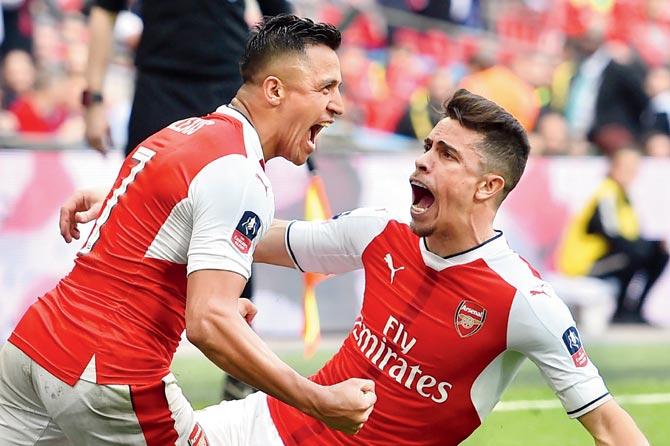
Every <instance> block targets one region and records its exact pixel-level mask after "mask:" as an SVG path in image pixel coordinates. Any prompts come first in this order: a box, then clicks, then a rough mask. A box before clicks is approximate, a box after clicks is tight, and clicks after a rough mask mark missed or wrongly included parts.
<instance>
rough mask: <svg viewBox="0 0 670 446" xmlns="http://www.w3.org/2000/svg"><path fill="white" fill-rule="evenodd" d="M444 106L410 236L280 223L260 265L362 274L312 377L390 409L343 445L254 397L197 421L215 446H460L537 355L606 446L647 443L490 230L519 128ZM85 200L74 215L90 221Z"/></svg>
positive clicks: (351, 217)
mask: <svg viewBox="0 0 670 446" xmlns="http://www.w3.org/2000/svg"><path fill="white" fill-rule="evenodd" d="M444 107H445V117H444V118H443V119H442V120H441V121H440V122H439V123H438V124H437V125H436V126H435V127H434V128H433V129H432V131H431V132H430V134H429V135H428V137H427V138H426V139H425V145H424V149H425V153H424V154H423V155H421V156H420V157H419V158H418V159H417V160H416V169H415V172H414V173H413V174H412V176H411V177H410V187H411V188H412V192H413V203H412V205H411V223H410V224H409V225H407V224H404V223H401V222H399V221H396V220H394V219H392V218H390V217H389V216H388V215H387V214H386V213H385V212H384V211H382V210H365V209H359V210H355V211H352V212H349V213H344V214H341V215H340V216H338V217H336V218H334V219H332V220H330V221H326V222H300V221H296V222H292V223H288V224H287V223H286V222H275V223H274V224H273V226H272V227H271V228H270V230H269V231H268V233H267V235H266V236H265V238H264V239H263V241H262V242H261V243H260V244H259V246H258V250H257V251H256V256H255V259H256V261H260V262H265V263H271V264H275V265H283V266H288V267H295V268H298V269H300V270H303V271H315V272H327V273H341V272H345V271H350V270H353V269H357V268H363V269H364V270H365V291H364V297H363V306H362V309H361V312H360V315H359V316H358V317H357V318H356V321H355V322H354V325H353V328H352V329H351V331H350V332H349V335H348V336H347V338H346V340H345V341H344V344H343V345H342V347H341V348H340V350H339V351H338V352H337V353H336V354H335V356H334V357H333V358H332V359H331V360H330V361H329V362H328V363H326V364H325V365H324V367H323V368H322V369H321V370H319V371H318V372H317V373H316V375H315V376H313V377H312V379H313V380H314V381H315V382H318V383H322V384H327V383H332V382H337V381H339V380H341V379H342V378H343V377H346V376H352V375H356V376H365V377H368V378H370V379H374V381H375V386H376V387H375V391H376V393H377V396H378V400H377V403H376V405H375V411H374V412H373V413H372V415H371V416H370V418H369V420H368V422H367V423H366V425H365V427H364V428H363V429H362V430H361V431H360V432H359V433H358V434H357V435H356V436H354V437H346V436H344V435H342V434H340V433H339V432H336V431H334V430H332V429H329V428H328V427H327V426H325V425H324V424H323V423H321V422H320V421H318V420H313V419H310V418H309V417H307V416H304V415H303V414H301V413H300V412H298V411H296V410H295V409H293V408H291V407H290V406H288V405H286V404H284V403H282V402H281V401H278V400H277V399H276V398H274V397H271V396H266V395H265V394H263V393H262V392H258V393H255V394H252V395H251V396H249V397H247V398H246V399H245V400H241V401H233V402H223V403H221V404H219V405H216V406H211V407H209V408H206V409H205V410H203V411H200V412H197V413H196V418H197V419H198V421H199V423H200V424H201V425H202V427H203V429H204V432H205V434H206V436H207V440H208V442H209V444H210V445H214V446H218V445H264V446H282V445H286V446H294V445H301V446H317V445H328V446H352V445H378V446H387V445H399V444H403V445H422V446H428V445H435V446H437V445H439V446H445V445H446V446H449V445H457V444H459V443H460V442H461V441H463V440H464V439H465V438H467V437H468V436H469V435H470V434H471V433H472V432H473V431H474V430H475V429H476V428H477V427H478V426H479V425H480V424H481V422H482V420H484V418H485V417H486V416H487V415H488V414H489V413H490V412H491V410H493V408H494V406H495V405H496V403H497V402H498V401H499V399H500V396H501V394H502V392H503V391H504V389H505V388H506V387H507V386H508V384H509V383H510V382H511V381H512V378H513V377H514V375H515V374H516V372H517V370H518V368H519V367H520V365H521V363H522V362H523V360H524V358H526V357H527V358H530V359H531V360H532V361H533V362H534V363H535V364H537V366H538V367H539V368H540V370H541V371H542V373H543V375H544V376H545V377H546V378H547V381H548V383H549V384H550V386H551V387H552V388H553V390H554V391H555V392H556V394H557V396H558V398H559V399H560V401H561V402H562V404H563V406H564V407H565V410H566V411H567V413H568V415H569V416H570V417H572V418H578V419H579V421H580V422H581V423H582V424H583V425H584V427H585V428H586V429H587V430H588V431H589V432H590V433H591V435H592V436H593V438H594V439H595V442H596V444H597V445H615V446H624V445H625V446H638V445H640V446H642V445H647V441H646V440H645V438H644V436H643V434H642V433H641V432H640V430H639V429H638V428H637V426H636V425H635V423H634V422H633V420H632V419H631V418H630V416H629V415H628V414H627V413H626V412H625V411H624V410H623V409H621V407H619V405H618V404H617V403H616V402H615V401H614V400H613V399H612V397H611V395H610V394H609V392H608V390H607V388H606V387H605V384H604V383H603V380H602V378H601V377H600V376H599V374H598V370H597V369H596V367H595V365H594V364H593V363H592V362H591V361H590V359H589V358H588V356H587V354H586V351H585V350H584V346H583V345H582V342H581V339H580V337H579V333H578V331H577V329H576V328H575V323H574V321H573V319H572V317H571V315H570V313H569V311H568V309H567V307H566V306H565V304H564V303H563V302H562V301H561V300H560V299H559V298H558V297H557V296H556V295H555V293H554V291H553V290H552V288H551V286H550V285H549V284H547V283H546V282H544V281H543V280H542V279H541V278H540V277H539V275H538V274H537V272H536V271H535V270H534V269H533V268H532V267H531V266H530V265H528V264H527V263H526V262H525V261H524V260H523V259H522V258H521V257H519V255H518V254H516V253H515V252H514V251H512V250H511V249H510V247H509V246H508V245H507V242H506V241H505V238H504V235H503V234H502V232H500V231H497V230H494V229H493V220H494V217H495V214H496V212H497V209H498V207H499V206H500V204H501V202H502V201H503V200H504V198H505V196H506V195H507V194H508V193H509V192H510V191H511V190H512V189H513V188H514V186H515V185H516V184H517V182H518V181H519V179H520V177H521V175H522V172H523V170H524V167H525V164H526V160H527V157H528V151H529V146H528V140H527V137H526V134H525V132H524V130H523V128H522V127H521V125H520V124H519V123H518V122H517V121H516V120H515V119H514V118H513V117H512V116H511V115H510V114H509V113H507V112H506V111H504V110H503V109H502V108H500V107H499V106H498V105H496V104H494V103H492V102H491V101H488V100H486V99H484V98H482V97H480V96H477V95H473V94H470V93H469V92H467V91H465V90H459V91H458V92H456V94H455V95H454V97H453V98H452V99H451V100H450V101H447V102H446V103H445V105H444ZM77 201H81V200H77V197H73V198H71V199H70V200H69V201H68V204H66V206H65V208H64V214H67V215H70V216H74V215H75V210H76V209H85V208H86V206H83V205H81V204H77ZM83 217H86V216H83ZM82 220H85V218H82ZM63 230H64V231H65V232H67V231H68V226H67V225H66V226H65V227H63ZM528 442H531V443H532V439H528Z"/></svg>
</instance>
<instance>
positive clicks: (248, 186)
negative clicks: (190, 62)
mask: <svg viewBox="0 0 670 446" xmlns="http://www.w3.org/2000/svg"><path fill="white" fill-rule="evenodd" d="M339 44H340V33H339V31H338V30H337V29H335V28H334V27H332V26H330V25H325V24H315V23H314V22H312V21H311V20H308V19H300V18H298V17H295V16H278V17H276V18H273V19H270V20H268V21H267V22H266V23H265V24H264V25H262V26H261V27H260V28H259V29H258V30H257V32H256V33H255V35H254V36H253V37H252V38H251V39H250V41H249V42H248V44H247V48H246V52H245V56H244V57H243V60H242V62H241V72H242V76H243V79H244V85H243V86H242V87H241V88H240V90H239V91H238V93H237V95H236V97H235V99H233V101H232V103H231V104H230V105H229V106H221V107H220V108H219V109H218V110H217V111H216V112H215V113H212V114H210V115H207V116H204V117H201V118H200V117H195V118H189V119H185V120H182V121H178V122H175V123H173V124H171V125H169V126H168V127H167V128H165V129H163V130H161V131H159V132H158V133H156V134H154V135H153V136H151V137H150V138H148V139H146V140H145V141H143V142H142V143H141V144H140V145H139V146H138V147H137V148H136V149H135V150H134V151H133V152H132V153H131V154H130V155H129V157H128V158H127V159H126V161H125V162H124V164H123V166H122V167H121V171H120V173H119V176H118V178H117V180H116V182H115V184H114V187H113V189H112V191H111V192H110V193H109V194H108V195H107V198H106V200H105V202H104V204H103V205H102V210H101V212H100V215H99V216H98V218H97V221H96V224H95V227H94V229H93V231H92V233H91V235H90V236H89V238H88V240H87V241H86V243H85V244H84V247H83V248H82V249H81V251H80V252H79V255H78V258H77V260H76V262H75V267H74V269H73V270H72V272H71V273H70V274H69V275H68V276H67V277H65V278H64V279H62V280H61V281H60V282H59V283H58V285H57V286H56V287H55V288H54V289H53V290H51V291H49V292H48V293H47V294H46V295H45V296H43V297H42V298H40V300H39V301H38V302H37V303H35V304H33V305H32V306H31V307H30V308H29V309H28V310H27V312H26V314H25V315H24V316H23V318H22V319H21V320H20V321H19V323H18V325H17V327H16V329H15V330H14V332H13V333H12V334H11V336H10V338H9V342H8V343H7V344H6V345H5V346H4V347H3V349H2V351H1V352H0V438H1V439H2V441H1V442H2V444H3V445H24V444H31V445H34V444H55V443H56V442H58V443H59V444H63V443H65V442H68V441H69V443H71V444H77V445H96V446H98V445H156V446H165V445H168V444H178V445H186V444H187V443H188V444H196V441H197V439H198V438H200V437H201V430H200V428H199V427H198V425H197V424H195V422H194V417H193V411H192V409H191V407H190V406H189V405H188V402H187V401H186V400H185V398H184V397H183V395H182V394H181V391H180V390H179V387H178V386H177V384H176V381H175V378H174V376H172V375H171V374H170V371H169V366H170V363H171V361H172V356H173V354H174V351H175V349H176V347H177V344H178V342H179V340H180V337H181V334H182V332H183V331H184V329H185V330H186V335H187V337H188V339H189V340H190V341H191V342H192V343H193V344H195V345H196V346H197V347H198V348H200V350H202V351H203V352H204V353H205V355H206V356H207V357H208V358H210V359H211V360H212V361H213V362H214V363H216V364H217V365H218V366H220V367H221V368H223V369H224V370H226V371H227V372H229V373H231V374H232V375H234V376H236V377H238V378H240V379H242V380H244V381H246V382H248V383H249V384H251V385H253V386H254V387H256V388H259V389H262V390H263V391H265V392H267V393H268V394H270V395H274V396H276V397H277V398H278V399H280V400H282V401H285V402H286V403H288V404H291V405H294V406H296V407H297V408H298V410H301V411H304V412H305V413H307V414H309V415H311V416H315V417H317V418H318V419H319V420H321V421H323V422H324V423H325V424H326V425H328V426H330V427H332V428H335V429H340V430H342V431H344V432H347V433H355V432H356V431H358V430H359V429H360V428H361V426H362V424H363V423H364V422H365V420H366V419H367V417H368V416H369V413H370V411H371V410H372V405H373V404H374V401H375V395H374V389H373V383H372V381H369V380H360V379H351V380H347V381H345V382H341V383H338V384H335V383H334V385H333V386H323V385H319V384H317V383H315V382H313V381H309V380H307V379H306V378H304V377H302V376H300V375H299V374H298V373H297V372H295V371H293V370H292V369H291V368H290V367H288V366H287V365H286V364H284V363H283V362H282V361H281V360H280V359H279V358H278V357H277V356H276V355H274V354H273V353H272V352H271V351H270V350H269V348H268V347H267V346H266V345H265V344H264V343H263V342H262V341H261V340H260V339H259V338H258V336H257V335H256V334H255V333H254V332H253V330H251V328H250V327H249V326H248V324H247V321H246V320H245V316H247V317H251V315H250V314H248V312H249V311H250V310H249V307H248V302H245V301H243V300H242V301H239V302H238V297H239V296H240V293H241V291H242V289H243V288H244V285H245V282H246V279H247V278H248V277H249V273H250V267H251V260H252V254H253V252H254V249H255V246H256V244H257V243H258V240H260V239H261V238H262V236H263V234H264V233H265V232H266V231H267V229H268V227H269V224H270V222H271V221H272V219H273V214H274V196H273V193H272V187H271V185H270V182H269V181H268V179H267V177H266V175H265V172H264V163H265V160H268V159H271V158H274V157H277V156H281V157H284V158H286V159H288V160H290V161H292V162H293V163H295V164H302V163H304V161H305V159H306V158H307V156H308V155H309V154H310V153H311V152H312V151H313V150H314V148H315V138H316V136H317V134H318V133H319V131H320V130H321V128H322V127H323V126H325V125H327V124H330V123H331V122H332V121H333V119H334V118H335V116H337V115H340V114H341V113H342V98H341V96H340V93H339V90H338V87H339V84H340V82H341V78H340V66H339V61H338V58H337V54H336V53H335V50H336V49H337V48H338V46H339ZM238 305H241V308H240V310H239V312H238ZM347 378H349V377H347ZM343 381H344V380H343ZM197 444H200V443H197Z"/></svg>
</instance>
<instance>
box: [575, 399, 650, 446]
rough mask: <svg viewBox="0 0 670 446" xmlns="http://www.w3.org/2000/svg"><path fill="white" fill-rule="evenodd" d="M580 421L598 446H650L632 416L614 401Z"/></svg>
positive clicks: (586, 415)
mask: <svg viewBox="0 0 670 446" xmlns="http://www.w3.org/2000/svg"><path fill="white" fill-rule="evenodd" d="M578 419H579V421H580V422H581V423H582V424H583V425H584V427H585V428H586V430H588V431H589V433H591V435H592V436H593V439H594V440H595V444H596V446H649V442H648V441H647V439H646V438H645V437H644V434H642V432H641V431H640V429H639V428H638V427H637V426H636V425H635V422H634V421H633V419H632V418H631V417H630V415H628V413H627V412H626V411H625V410H623V408H622V407H621V406H619V404H617V402H616V401H614V400H610V401H608V402H606V403H605V404H603V405H602V406H599V407H597V408H596V409H593V410H592V411H591V412H589V413H587V414H585V415H582V416H581V417H579V418H578Z"/></svg>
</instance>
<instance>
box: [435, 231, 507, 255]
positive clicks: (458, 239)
mask: <svg viewBox="0 0 670 446" xmlns="http://www.w3.org/2000/svg"><path fill="white" fill-rule="evenodd" d="M495 235H496V233H495V231H494V230H493V226H492V225H491V224H482V225H475V224H474V223H471V224H469V225H460V227H458V228H450V229H449V230H446V231H439V232H438V231H435V232H434V233H433V234H431V235H429V236H427V237H426V247H427V248H428V250H429V251H430V252H432V253H433V254H436V255H438V256H440V257H450V256H453V255H455V254H459V253H462V252H465V251H468V250H471V249H473V248H476V247H478V246H480V245H482V244H483V243H485V242H486V241H488V240H490V239H491V238H493V237H495Z"/></svg>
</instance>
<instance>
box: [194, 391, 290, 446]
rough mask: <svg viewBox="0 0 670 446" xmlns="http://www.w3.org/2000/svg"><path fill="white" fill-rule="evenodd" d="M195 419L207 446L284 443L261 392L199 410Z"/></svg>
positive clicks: (246, 445)
mask: <svg viewBox="0 0 670 446" xmlns="http://www.w3.org/2000/svg"><path fill="white" fill-rule="evenodd" d="M195 419H196V421H197V422H198V424H199V425H200V426H202V429H203V430H204V431H205V434H206V435H207V441H208V444H209V446H284V442H282V440H281V438H280V437H279V433H278V432H277V428H276V427H275V425H274V423H273V422H272V417H271V416H270V409H268V403H267V395H265V394H264V393H263V392H255V393H252V394H251V395H249V396H248V397H246V398H244V399H243V400H237V401H224V402H222V403H220V404H217V405H216V406H209V407H206V408H205V409H203V410H198V411H196V412H195Z"/></svg>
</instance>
